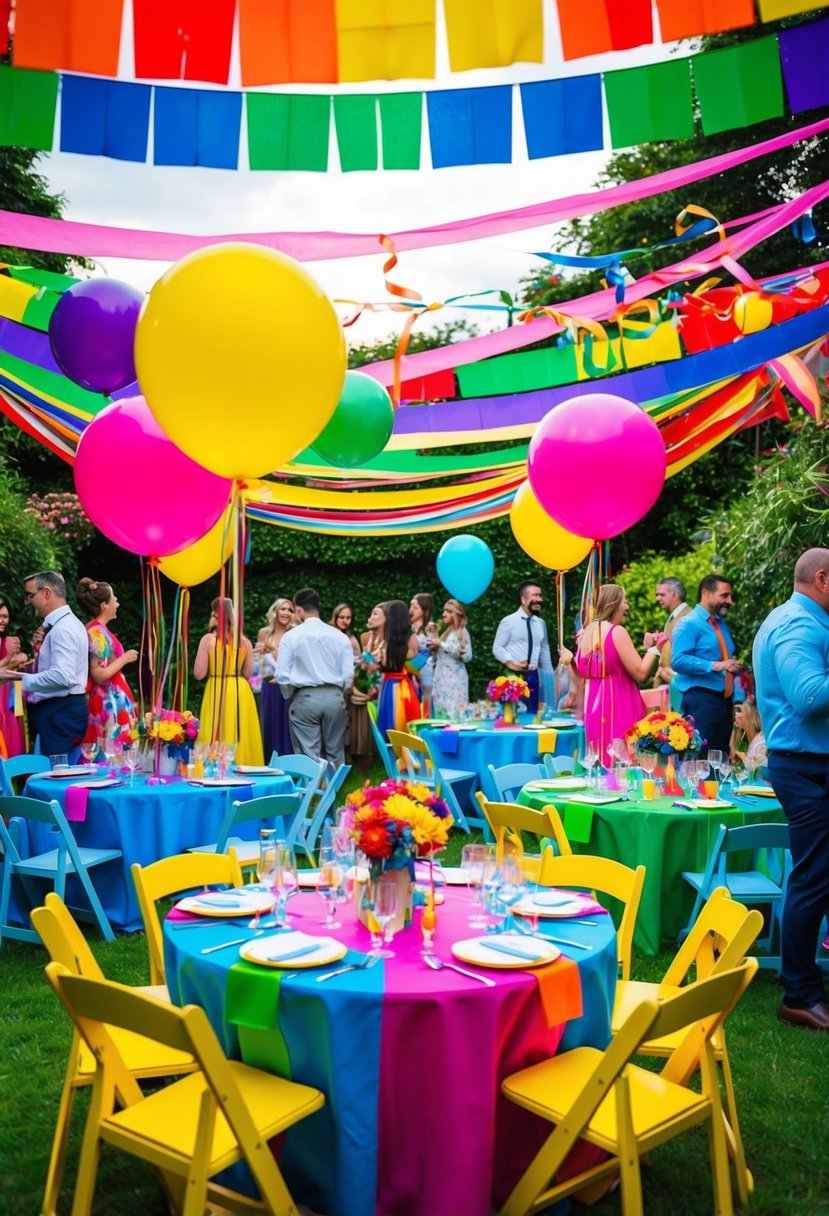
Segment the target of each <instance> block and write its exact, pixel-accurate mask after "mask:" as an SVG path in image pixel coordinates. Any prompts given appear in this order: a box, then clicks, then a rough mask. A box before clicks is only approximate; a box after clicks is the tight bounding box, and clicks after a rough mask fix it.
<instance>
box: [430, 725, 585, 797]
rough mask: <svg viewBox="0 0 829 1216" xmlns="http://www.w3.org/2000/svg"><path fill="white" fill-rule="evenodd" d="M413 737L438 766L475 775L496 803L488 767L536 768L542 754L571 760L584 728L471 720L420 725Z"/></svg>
mask: <svg viewBox="0 0 829 1216" xmlns="http://www.w3.org/2000/svg"><path fill="white" fill-rule="evenodd" d="M520 717H521V715H519V718H520ZM553 731H555V742H554V745H553V747H552V748H551V747H550V746H549V742H550V739H549V735H550V733H551V732H553ZM417 733H418V734H419V735H420V737H421V738H422V739H425V740H426V742H427V743H428V744H429V747H430V748H431V751H432V755H433V756H434V757H435V759H436V760H437V762H438V764H439V765H441V766H445V767H446V768H460V769H467V770H469V771H470V772H474V773H477V776H478V786H479V788H480V789H482V790H483V791H484V793H485V794H486V796H487V797H488V798H491V799H492V800H493V801H497V800H498V797H499V795H498V791H497V790H496V789H495V788H494V786H493V784H492V778H491V776H490V774H489V769H488V767H487V766H488V765H490V764H492V765H494V767H495V768H500V767H501V766H502V765H503V764H538V763H540V762H542V761H543V759H544V754H545V752H551V753H552V754H553V755H555V756H572V757H573V758H574V759H575V758H577V757H578V756H579V755H580V754H581V750H582V748H583V746H584V727H583V726H582V724H581V723H580V722H576V721H575V719H573V721H572V723H571V724H570V725H568V726H566V727H565V726H551V727H550V728H549V729H548V730H535V729H528V728H527V727H523V726H520V725H519V726H508V727H496V726H495V723H494V721H491V720H486V721H484V720H481V719H475V720H474V721H473V722H470V723H462V724H460V725H459V724H457V723H454V724H449V725H447V726H439V725H434V724H433V725H431V726H425V725H424V726H421V727H419V728H418V730H417Z"/></svg>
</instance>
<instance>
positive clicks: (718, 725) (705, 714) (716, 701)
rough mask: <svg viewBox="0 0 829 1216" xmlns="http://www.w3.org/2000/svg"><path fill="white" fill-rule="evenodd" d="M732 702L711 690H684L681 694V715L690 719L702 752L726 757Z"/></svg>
mask: <svg viewBox="0 0 829 1216" xmlns="http://www.w3.org/2000/svg"><path fill="white" fill-rule="evenodd" d="M732 709H733V701H732V698H731V697H724V696H723V694H722V693H721V692H714V690H713V689H712V688H686V690H685V692H684V693H683V694H682V713H683V714H684V715H685V716H686V717H688V716H689V715H690V717H692V718H693V719H694V722H695V724H696V728H697V730H698V731H699V733H700V735H701V737H702V739H703V740H704V742H703V745H702V750H703V752H709V751H712V750H714V751H717V750H719V751H721V752H722V754H723V755H724V756H727V755H728V744H729V741H730V739H731V729H732V726H733V722H732Z"/></svg>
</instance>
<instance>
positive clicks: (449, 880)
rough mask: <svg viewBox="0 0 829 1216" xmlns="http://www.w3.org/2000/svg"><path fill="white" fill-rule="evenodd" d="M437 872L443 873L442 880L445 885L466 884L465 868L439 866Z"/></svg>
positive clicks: (461, 885) (460, 885)
mask: <svg viewBox="0 0 829 1216" xmlns="http://www.w3.org/2000/svg"><path fill="white" fill-rule="evenodd" d="M438 873H440V874H442V875H443V881H444V882H445V883H446V885H447V887H465V886H467V885H468V883H467V878H466V870H462V869H461V868H460V866H441V867H440V870H439V871H438Z"/></svg>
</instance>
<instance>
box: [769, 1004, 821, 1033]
mask: <svg viewBox="0 0 829 1216" xmlns="http://www.w3.org/2000/svg"><path fill="white" fill-rule="evenodd" d="M777 1016H778V1018H779V1019H780V1021H781V1022H788V1023H789V1025H790V1026H800V1027H801V1028H803V1029H805V1030H822V1031H823V1033H824V1034H829V1004H827V1003H826V1001H818V1003H817V1004H816V1005H812V1006H811V1008H809V1009H795V1008H793V1007H792V1006H791V1005H781V1006H780V1008H779V1009H778V1010H777Z"/></svg>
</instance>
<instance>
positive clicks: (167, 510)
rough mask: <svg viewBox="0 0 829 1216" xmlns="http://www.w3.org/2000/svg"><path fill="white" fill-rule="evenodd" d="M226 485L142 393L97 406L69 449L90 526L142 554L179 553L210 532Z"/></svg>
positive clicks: (228, 485)
mask: <svg viewBox="0 0 829 1216" xmlns="http://www.w3.org/2000/svg"><path fill="white" fill-rule="evenodd" d="M232 485H233V483H232V482H231V481H230V480H229V479H228V478H227V477H218V476H217V475H216V474H215V473H210V472H208V470H207V469H203V468H202V466H201V465H200V464H196V462H195V461H194V460H191V459H190V457H189V456H185V454H184V452H182V451H181V450H180V448H177V447H176V445H175V444H174V443H173V442H172V440H170V439H168V438H167V436H166V435H165V434H164V432H163V431H162V429H161V427H160V426H159V425H158V423H157V422H156V420H155V418H154V417H153V415H152V413H151V412H150V408H149V406H148V405H147V403H146V401H145V400H144V398H143V397H127V398H125V399H123V400H121V401H113V403H112V404H111V405H108V406H106V408H105V409H103V410H101V412H100V414H97V415H96V417H95V418H93V419H92V421H91V422H90V423H89V425H88V426H87V428H86V430H85V431H84V432H83V434H82V435H81V438H80V442H79V444H78V450H77V453H76V455H75V488H76V489H77V491H78V497H79V498H80V500H81V503H82V504H83V507H84V510H85V511H86V513H87V515H88V516H89V518H90V519H91V520H92V522H93V524H94V525H95V527H96V528H98V529H99V530H100V531H101V532H103V534H104V536H108V537H109V539H110V540H113V541H115V543H116V545H120V546H121V548H122V549H128V550H129V552H130V553H141V554H143V555H144V556H145V557H168V556H169V555H170V554H171V553H179V552H180V551H181V550H182V549H186V548H187V547H188V545H192V544H193V543H194V542H195V541H197V540H199V539H200V537H202V536H204V534H205V533H206V532H209V531H210V529H211V528H212V527H213V525H214V524H215V523H216V521H217V519H218V518H219V516H220V515H221V513H222V512H223V511H224V509H225V507H226V506H227V503H228V499H229V497H230V491H231V489H232Z"/></svg>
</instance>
